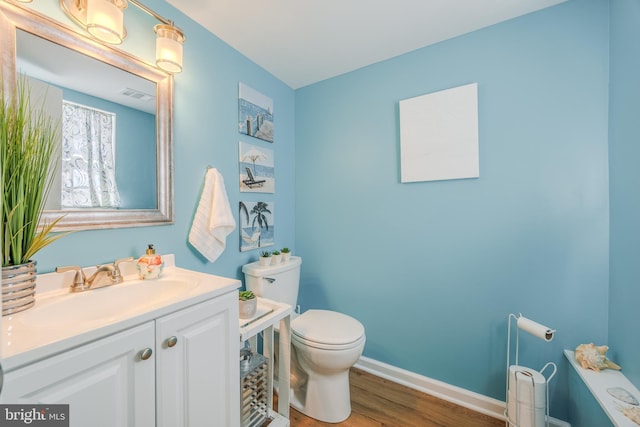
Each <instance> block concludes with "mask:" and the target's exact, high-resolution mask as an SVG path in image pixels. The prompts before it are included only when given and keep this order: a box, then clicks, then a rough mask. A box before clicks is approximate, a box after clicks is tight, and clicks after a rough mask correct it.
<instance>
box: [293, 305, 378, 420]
mask: <svg viewBox="0 0 640 427" xmlns="http://www.w3.org/2000/svg"><path fill="white" fill-rule="evenodd" d="M365 341H366V338H365V334H364V327H363V326H362V324H361V323H360V322H358V321H357V320H356V319H354V318H352V317H350V316H347V315H345V314H342V313H337V312H334V311H328V310H309V311H306V312H305V313H303V314H301V315H300V316H298V317H297V318H296V319H294V320H293V322H292V324H291V343H292V345H293V349H294V351H293V352H292V370H293V372H294V375H296V381H295V382H296V383H297V384H294V387H293V388H292V390H293V394H292V396H291V405H292V406H293V407H294V408H296V409H297V410H298V411H300V412H302V413H303V414H305V415H307V416H309V417H312V418H315V419H317V420H320V421H324V422H329V423H338V422H341V421H344V420H346V419H347V418H348V417H349V415H350V414H351V396H350V392H349V368H351V367H352V366H353V365H354V364H355V363H356V362H357V361H358V359H359V358H360V356H361V355H362V350H363V349H364V344H365ZM301 373H302V376H303V377H304V378H300V375H301ZM292 384H293V382H292Z"/></svg>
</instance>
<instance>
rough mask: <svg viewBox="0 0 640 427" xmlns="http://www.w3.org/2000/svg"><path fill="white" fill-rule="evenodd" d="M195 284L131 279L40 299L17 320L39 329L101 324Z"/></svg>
mask: <svg viewBox="0 0 640 427" xmlns="http://www.w3.org/2000/svg"><path fill="white" fill-rule="evenodd" d="M197 286H198V282H194V281H187V280H180V279H166V280H163V279H159V280H133V281H129V282H125V283H122V284H119V285H113V286H108V287H104V288H100V289H95V290H89V291H85V292H82V293H65V294H62V295H56V296H52V297H49V298H46V299H43V300H41V301H38V304H36V306H35V307H34V308H33V309H31V310H27V311H25V312H24V314H23V315H22V316H21V317H20V319H21V321H22V322H23V323H24V324H26V325H30V326H35V327H39V328H56V329H57V328H66V327H70V326H72V325H76V324H84V325H85V326H88V325H93V324H95V325H98V324H104V323H108V322H113V321H116V320H118V319H121V318H123V317H126V316H129V315H135V313H137V312H140V311H146V310H149V309H153V308H154V307H158V306H161V305H164V304H166V303H167V302H170V301H175V300H177V299H180V298H181V297H182V296H185V295H187V294H189V293H190V292H191V291H192V290H193V289H195V288H196V287H197Z"/></svg>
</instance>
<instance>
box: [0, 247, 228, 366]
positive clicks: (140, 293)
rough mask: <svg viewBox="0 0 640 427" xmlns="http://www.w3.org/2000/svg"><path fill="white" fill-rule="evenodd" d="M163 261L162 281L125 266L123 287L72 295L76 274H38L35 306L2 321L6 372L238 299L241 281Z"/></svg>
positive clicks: (1, 349)
mask: <svg viewBox="0 0 640 427" xmlns="http://www.w3.org/2000/svg"><path fill="white" fill-rule="evenodd" d="M164 261H165V266H164V271H163V273H162V276H161V277H160V278H158V279H153V280H140V279H138V273H137V269H136V267H135V263H133V262H131V263H128V262H124V263H122V264H121V271H122V274H123V278H124V282H123V283H120V284H116V285H112V286H106V287H102V288H99V289H92V290H88V291H84V292H70V286H71V284H72V283H73V278H74V274H75V273H74V272H73V271H67V272H64V273H45V274H39V275H38V284H37V286H38V287H37V290H36V304H35V305H34V306H33V307H31V308H29V309H28V310H25V311H21V312H19V313H14V314H11V315H7V316H4V317H3V318H2V324H1V325H0V326H1V327H0V331H1V333H2V337H0V342H1V347H0V354H2V364H3V367H4V368H5V372H6V371H7V370H11V369H13V368H15V367H16V366H22V365H25V364H28V363H31V362H33V361H36V360H41V359H43V358H46V357H49V356H51V355H54V354H58V353H60V352H63V351H66V350H69V349H71V348H74V347H75V346H77V345H79V343H84V342H89V341H92V340H96V339H100V338H103V337H106V336H109V335H111V334H113V333H117V332H121V331H123V330H125V329H127V328H130V327H135V326H137V325H142V324H144V323H145V322H147V321H152V320H154V319H159V318H161V317H163V316H166V315H171V314H172V313H175V312H177V311H180V310H182V309H185V308H187V307H190V306H193V305H196V304H199V303H201V302H204V301H207V300H210V299H212V298H217V297H221V296H225V298H227V299H229V298H233V299H234V300H237V294H236V295H232V293H234V292H237V291H236V290H237V289H238V288H239V287H240V285H241V283H240V281H239V280H237V279H231V278H227V277H221V276H216V275H212V274H207V273H202V272H198V271H194V270H188V269H184V268H180V267H177V266H176V265H175V257H174V255H173V254H168V255H165V256H164Z"/></svg>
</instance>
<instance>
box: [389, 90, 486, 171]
mask: <svg viewBox="0 0 640 427" xmlns="http://www.w3.org/2000/svg"><path fill="white" fill-rule="evenodd" d="M478 152H479V148H478V84H477V83H472V84H469V85H465V86H459V87H456V88H453V89H447V90H443V91H439V92H435V93H430V94H427V95H422V96H417V97H415V98H410V99H405V100H401V101H400V165H401V166H400V169H401V171H400V175H401V177H400V179H401V181H402V182H416V181H438V180H445V179H462V178H477V177H479V176H480V162H479V155H478Z"/></svg>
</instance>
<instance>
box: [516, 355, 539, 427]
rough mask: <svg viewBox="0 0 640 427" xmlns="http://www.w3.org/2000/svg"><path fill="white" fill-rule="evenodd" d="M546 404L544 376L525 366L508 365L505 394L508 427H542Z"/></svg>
mask: <svg viewBox="0 0 640 427" xmlns="http://www.w3.org/2000/svg"><path fill="white" fill-rule="evenodd" d="M546 406H547V405H546V380H545V378H544V376H543V375H542V374H541V373H540V372H537V371H534V370H533V369H531V368H527V367H525V366H517V365H512V366H510V367H509V390H508V394H507V410H508V413H507V415H508V418H509V425H510V427H516V426H517V427H544V426H545V415H546V410H547V408H546Z"/></svg>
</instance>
